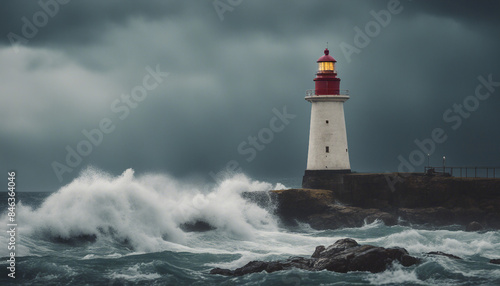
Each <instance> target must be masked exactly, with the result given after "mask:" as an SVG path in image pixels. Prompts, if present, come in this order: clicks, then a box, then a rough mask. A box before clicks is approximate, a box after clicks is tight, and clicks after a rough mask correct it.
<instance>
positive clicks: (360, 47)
mask: <svg viewBox="0 0 500 286" xmlns="http://www.w3.org/2000/svg"><path fill="white" fill-rule="evenodd" d="M66 2H68V3H66ZM40 3H47V4H45V5H41V4H40ZM0 5H1V6H2V7H1V9H0V22H1V24H0V32H1V33H0V34H1V38H0V98H1V102H2V104H0V152H1V153H0V155H1V158H0V160H1V166H0V167H1V171H2V174H3V175H2V178H1V180H2V182H6V179H7V174H6V172H7V170H15V171H17V173H18V175H17V183H18V186H19V189H18V190H19V191H53V190H56V189H58V188H59V187H60V186H63V185H65V184H67V183H69V182H71V180H72V179H73V178H74V177H75V176H78V174H79V173H80V172H81V171H82V170H83V169H85V168H86V167H87V166H89V165H92V166H96V167H98V168H100V169H102V170H104V171H107V172H110V173H112V174H120V173H122V172H123V171H124V170H125V169H127V168H133V169H134V170H136V172H137V173H139V174H141V173H146V172H162V173H168V174H171V175H173V176H175V177H179V178H185V177H189V176H193V175H195V176H202V177H205V178H206V180H208V181H209V180H211V178H210V176H209V173H210V172H213V173H217V172H219V171H221V170H223V169H224V168H226V166H227V164H228V162H232V163H230V164H229V165H230V167H234V166H235V165H234V164H237V166H238V167H241V168H242V170H243V172H244V173H246V174H248V175H250V176H251V177H253V178H257V179H265V178H275V177H301V176H302V175H303V172H304V169H305V167H306V160H307V144H308V136H309V116H310V103H308V102H307V101H305V100H304V96H305V91H306V90H307V89H311V88H313V87H314V82H313V78H314V76H315V72H316V68H317V64H316V60H317V59H318V58H319V57H320V56H321V55H322V54H323V49H324V48H325V47H326V42H328V47H329V49H330V51H331V55H333V57H334V58H335V59H336V60H337V61H338V63H337V67H338V70H339V73H338V74H339V77H340V78H341V79H342V81H341V89H348V90H349V91H350V96H351V99H350V100H348V101H347V102H346V103H345V117H346V125H347V133H348V134H347V135H348V143H349V152H350V161H351V167H352V169H353V170H354V171H359V172H385V171H396V170H398V167H399V166H400V164H401V163H400V162H401V160H400V159H398V157H399V156H402V157H403V158H406V160H410V159H411V158H409V157H411V156H410V155H411V154H412V152H413V151H414V150H418V148H419V147H418V146H417V145H416V144H415V142H414V141H415V140H416V139H418V140H424V139H426V138H432V132H433V130H435V129H436V128H440V129H439V130H441V131H442V132H441V133H443V132H444V134H441V135H440V136H438V137H440V138H441V139H442V138H443V136H445V137H446V140H444V142H437V143H436V142H435V141H434V142H435V143H433V144H435V146H436V148H435V150H431V151H433V152H432V154H431V156H430V160H431V164H433V165H441V163H442V159H441V158H442V156H443V155H445V156H446V157H447V165H456V166H465V165H481V166H483V165H484V166H500V150H499V147H500V132H499V127H498V126H499V123H500V112H499V111H500V87H499V85H500V84H498V83H497V82H500V56H499V54H500V52H499V51H500V37H499V31H500V17H498V13H499V12H500V2H498V1H493V0H491V1H405V0H402V1H401V2H400V3H399V4H398V3H392V1H311V0H308V1H248V0H244V1H239V0H231V1H228V0H220V1H97V0H96V1H77V0H73V1H67V0H66V1H63V0H59V2H56V0H50V1H48V0H41V1H14V0H12V1H2V3H1V4H0ZM388 15H390V18H389V17H388ZM360 31H362V32H361V33H360ZM167 73H168V75H167ZM489 77H490V78H489ZM479 78H482V79H483V81H481V80H479ZM488 81H489V82H490V83H489V84H486V85H487V86H485V84H484V83H487V82H488ZM479 85H482V87H479V88H478V86H479ZM476 89H478V90H479V94H480V95H477V94H476ZM144 91H146V93H144ZM132 93H134V94H135V98H137V100H136V99H134V97H129V96H130V95H131V94H132ZM488 93H489V94H490V95H489V96H488V95H487V94H488ZM455 104H456V105H459V104H460V105H462V107H461V109H460V108H459V107H457V106H455V107H456V109H455V107H454V105H455ZM466 108H467V109H466ZM273 110H274V111H273ZM284 112H286V114H288V115H286V114H285V115H283V113H284ZM277 114H281V119H280V117H279V116H278V117H277ZM274 117H277V118H278V119H279V121H274V122H275V123H276V122H278V123H279V124H278V123H277V124H276V125H278V127H280V129H279V131H280V132H272V133H269V130H271V129H265V128H269V127H270V121H271V120H272V119H273V118H274ZM292 117H293V118H292ZM283 118H284V119H283ZM280 124H282V125H280ZM100 125H101V126H100ZM281 127H283V128H281ZM93 129H101V130H100V131H99V132H101V133H102V138H101V137H100V136H99V134H98V133H97V132H94V133H92V132H91V130H93ZM274 129H275V131H276V128H274ZM85 130H86V131H88V132H90V133H91V134H94V137H93V138H94V139H93V140H94V141H95V142H97V143H96V144H94V143H91V142H90V141H89V140H88V139H87V137H86V136H85V135H84V133H85ZM263 130H265V131H263ZM439 130H438V131H439ZM104 131H105V132H104ZM106 132H107V133H106ZM259 134H260V135H261V137H262V138H263V139H264V141H265V142H262V141H261V139H260V138H259ZM249 136H252V137H256V138H257V144H259V147H251V146H252V145H251V144H252V143H251V142H250V141H249ZM101 139H102V140H101ZM84 141H87V143H82V142H84ZM100 141H102V142H100ZM89 142H90V143H89ZM244 142H246V143H244ZM426 142H428V141H426ZM78 146H79V147H80V152H83V153H85V156H81V162H78V160H76V159H75V158H73V160H74V161H72V165H73V167H72V166H70V165H69V164H68V162H67V157H68V154H69V153H70V151H68V150H69V149H71V150H76V151H75V152H77V149H78ZM89 146H90V147H91V148H92V150H89V149H88V147H89ZM239 146H240V150H238V147H239ZM68 148H69V149H68ZM250 149H253V150H250ZM258 149H262V150H258ZM87 153H88V154H87ZM413 154H414V155H415V156H414V158H413V161H414V162H417V163H420V162H418V161H419V160H420V158H419V157H418V155H416V153H413ZM69 157H72V156H69ZM399 158H401V157H399ZM426 163H427V162H425V163H424V164H420V165H418V164H415V165H418V166H415V168H416V169H417V170H418V171H421V170H423V166H424V165H425V164H426ZM54 166H57V168H56V169H57V170H58V171H55V167H54ZM69 170H71V172H69ZM57 173H59V175H57ZM4 185H6V184H4Z"/></svg>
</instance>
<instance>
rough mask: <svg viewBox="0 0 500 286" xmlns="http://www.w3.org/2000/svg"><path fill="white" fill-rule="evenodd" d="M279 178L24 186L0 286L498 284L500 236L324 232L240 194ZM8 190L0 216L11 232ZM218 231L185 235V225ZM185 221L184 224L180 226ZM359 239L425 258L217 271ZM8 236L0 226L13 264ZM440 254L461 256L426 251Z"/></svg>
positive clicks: (397, 229)
mask: <svg viewBox="0 0 500 286" xmlns="http://www.w3.org/2000/svg"><path fill="white" fill-rule="evenodd" d="M283 187H284V186H283V185H280V184H278V185H272V184H269V183H263V182H257V181H253V180H250V179H249V178H247V177H246V176H244V175H234V176H232V177H228V178H226V179H225V180H221V182H219V183H218V184H216V185H214V186H210V187H206V186H203V185H198V184H195V183H186V182H179V181H177V180H175V179H173V178H170V177H168V176H165V175H160V174H149V175H143V176H135V175H134V172H133V170H130V169H129V170H127V171H125V172H124V173H123V174H122V175H121V176H118V177H113V176H110V175H107V174H105V173H102V172H99V171H96V170H92V169H89V170H87V171H86V172H85V173H84V174H83V175H81V176H80V177H79V178H78V179H77V180H75V181H73V182H72V183H70V184H69V185H67V186H65V187H63V188H61V189H60V190H57V191H56V192H54V193H20V192H19V193H18V195H17V200H18V201H17V202H18V205H17V208H16V213H17V223H18V229H17V245H16V255H17V257H16V258H17V259H16V278H15V279H12V278H8V277H7V272H2V273H3V274H2V277H0V285H10V284H12V285H15V284H22V285H136V284H139V285H314V284H318V285H319V284H321V285H370V284H371V285H401V284H404V285H500V266H499V265H494V264H490V263H489V260H490V259H492V258H500V232H499V231H484V232H480V233H476V232H463V231H461V230H460V228H459V227H453V226H451V227H448V228H441V229H429V228H425V227H422V226H412V227H409V226H392V227H387V226H384V225H383V224H381V223H378V222H375V223H373V224H370V225H365V226H364V227H361V228H350V229H339V230H333V231H316V230H312V229H310V228H309V227H308V226H307V225H301V226H299V227H297V228H294V229H289V228H285V227H283V226H282V225H281V224H280V222H279V221H278V219H277V218H276V217H275V216H274V215H273V206H272V205H268V206H263V205H262V204H259V205H257V204H255V203H253V202H251V201H248V200H246V199H244V198H243V197H242V196H241V194H242V193H243V192H255V191H267V190H270V189H273V188H283ZM6 202H7V196H6V194H3V196H2V202H1V203H2V211H1V212H2V213H1V220H2V221H3V222H4V227H3V229H5V230H6V228H7V226H6V225H7V213H6ZM196 221H204V222H206V223H208V224H210V225H211V226H212V227H213V228H214V229H212V230H208V231H204V232H188V231H185V230H186V228H185V227H182V226H183V225H185V224H186V223H187V224H189V223H194V222H196ZM183 229H184V230H183ZM345 237H351V238H354V239H356V240H357V241H358V242H359V243H360V244H372V245H377V246H383V247H393V246H400V247H404V248H406V249H407V250H408V251H409V252H410V254H411V255H413V256H417V257H423V258H424V260H423V263H422V264H420V265H418V266H412V267H408V268H405V267H401V266H400V265H399V264H394V265H393V266H392V267H391V269H390V270H387V271H385V272H383V273H378V274H372V273H366V272H352V273H347V274H342V273H333V272H328V271H321V272H308V271H303V270H298V269H295V270H288V271H280V272H275V273H271V274H267V273H254V274H250V275H246V276H242V277H223V276H219V275H210V274H209V271H210V269H212V268H214V267H221V268H230V269H234V268H237V267H241V266H243V265H245V264H246V263H248V262H249V261H252V260H277V259H286V258H288V257H289V256H310V255H311V254H312V253H313V252H314V249H315V247H316V246H317V245H321V244H322V245H330V244H332V243H334V242H335V241H336V240H337V239H340V238H345ZM7 243H8V234H7V232H6V231H2V232H1V233H0V245H1V247H0V256H1V257H2V268H3V269H4V271H5V269H6V265H7V263H6V260H7V258H8V255H9V254H8V253H9V251H8V250H7ZM430 251H443V252H447V253H451V254H454V255H457V256H460V257H462V258H463V259H462V260H453V259H449V258H446V257H426V256H424V255H423V254H424V253H426V252H430Z"/></svg>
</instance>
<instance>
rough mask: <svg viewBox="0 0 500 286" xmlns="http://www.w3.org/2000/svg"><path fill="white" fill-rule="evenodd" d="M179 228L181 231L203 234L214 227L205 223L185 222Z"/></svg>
mask: <svg viewBox="0 0 500 286" xmlns="http://www.w3.org/2000/svg"><path fill="white" fill-rule="evenodd" d="M180 228H181V229H182V230H183V231H190V232H203V231H209V230H214V229H215V227H213V226H211V225H210V224H208V223H207V222H204V221H199V220H198V221H196V222H194V223H192V222H187V223H184V224H181V225H180Z"/></svg>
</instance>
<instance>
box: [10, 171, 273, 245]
mask: <svg viewBox="0 0 500 286" xmlns="http://www.w3.org/2000/svg"><path fill="white" fill-rule="evenodd" d="M203 189H204V188H203V187H202V186H195V185H189V184H183V183H181V182H179V181H177V180H174V179H172V178H170V177H169V176H166V175H158V174H149V175H144V176H139V177H136V176H134V171H133V170H132V169H128V170H126V171H125V172H124V173H123V174H122V175H120V176H118V177H113V176H111V175H109V174H106V173H104V172H101V171H99V170H95V169H91V168H90V169H87V170H86V171H85V172H84V173H83V174H82V175H81V176H80V177H79V178H77V179H75V180H74V181H73V182H71V183H70V184H68V185H66V186H64V187H62V188H61V189H60V190H58V191H57V192H55V193H54V194H52V195H50V196H49V197H48V198H47V199H46V200H45V201H44V202H43V204H42V205H41V206H40V207H39V208H38V209H35V210H33V209H31V208H30V207H25V206H22V205H20V206H19V209H18V212H19V213H22V214H23V215H22V216H19V218H18V224H19V226H20V228H21V230H20V231H22V233H23V234H24V235H32V236H33V235H38V236H46V237H49V238H58V239H72V238H78V237H80V238H81V237H87V238H88V237H89V236H96V238H97V239H112V240H114V241H118V242H126V243H128V244H129V245H130V246H131V247H133V249H134V250H138V251H158V250H163V249H165V246H166V245H168V244H165V242H166V241H170V242H175V243H181V244H183V243H185V241H186V234H185V233H184V232H183V231H182V230H181V229H180V227H179V226H180V225H181V224H183V223H187V222H195V221H197V220H202V221H205V222H207V223H209V224H210V225H212V226H214V227H216V228H217V230H218V231H219V232H224V233H225V234H226V235H227V236H229V237H231V238H233V239H242V240H248V239H252V238H253V237H254V235H255V232H256V230H271V231H272V230H277V222H276V220H275V218H274V217H273V216H272V215H271V214H270V213H269V212H268V211H267V210H265V209H263V208H261V207H259V206H257V205H256V204H254V203H251V202H249V201H247V200H245V199H243V198H242V197H241V196H240V194H241V193H242V192H253V191H268V190H271V189H273V186H272V185H271V184H268V183H263V182H258V181H251V180H250V179H248V178H247V177H246V176H244V175H241V174H237V175H234V176H232V177H229V178H227V179H225V180H223V181H221V182H220V183H219V184H218V185H216V186H215V187H213V188H212V189H210V190H209V191H204V190H203Z"/></svg>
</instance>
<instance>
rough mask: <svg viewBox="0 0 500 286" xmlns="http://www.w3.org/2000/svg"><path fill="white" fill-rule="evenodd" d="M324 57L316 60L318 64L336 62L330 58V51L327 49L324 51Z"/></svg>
mask: <svg viewBox="0 0 500 286" xmlns="http://www.w3.org/2000/svg"><path fill="white" fill-rule="evenodd" d="M324 53H325V55H324V56H321V58H319V59H318V61H317V62H318V63H319V62H337V61H336V60H335V59H334V58H333V57H332V56H330V51H329V50H328V49H325V51H324Z"/></svg>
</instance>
